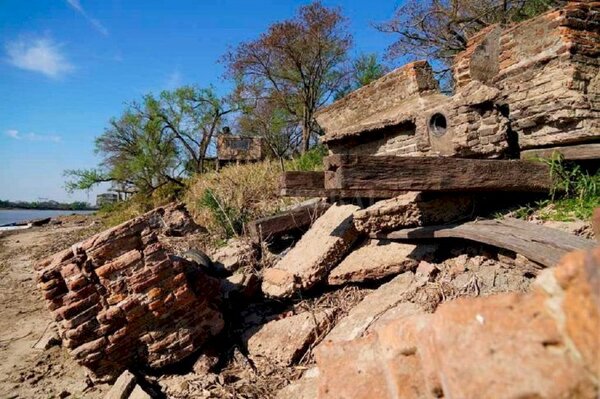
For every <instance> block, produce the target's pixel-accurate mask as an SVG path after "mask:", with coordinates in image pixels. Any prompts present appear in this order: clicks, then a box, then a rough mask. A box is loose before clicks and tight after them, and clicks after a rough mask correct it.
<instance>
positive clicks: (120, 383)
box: [104, 370, 135, 399]
mask: <svg viewBox="0 0 600 399" xmlns="http://www.w3.org/2000/svg"><path fill="white" fill-rule="evenodd" d="M134 387H135V376H134V375H133V374H131V372H129V370H125V371H124V372H123V373H122V374H121V375H120V376H119V378H117V381H115V383H114V384H113V386H112V387H111V388H110V390H109V391H108V393H107V394H106V396H105V397H104V399H127V398H129V394H130V393H131V391H133V388H134Z"/></svg>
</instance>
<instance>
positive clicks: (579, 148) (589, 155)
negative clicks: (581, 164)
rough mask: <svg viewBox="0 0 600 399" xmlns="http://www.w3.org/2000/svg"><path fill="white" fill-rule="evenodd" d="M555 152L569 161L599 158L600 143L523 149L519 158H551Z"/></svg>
mask: <svg viewBox="0 0 600 399" xmlns="http://www.w3.org/2000/svg"><path fill="white" fill-rule="evenodd" d="M555 154H559V155H561V156H562V157H563V158H564V159H566V160H571V161H578V160H579V161H583V160H588V159H600V143H592V144H580V145H571V146H566V147H552V148H540V149H534V150H525V151H521V159H536V158H546V159H552V157H554V156H556V155H555Z"/></svg>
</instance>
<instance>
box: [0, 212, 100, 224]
mask: <svg viewBox="0 0 600 399" xmlns="http://www.w3.org/2000/svg"><path fill="white" fill-rule="evenodd" d="M93 212H94V211H69V210H66V211H40V210H35V209H0V226H4V225H5V224H10V223H16V222H23V221H26V220H34V219H45V218H50V217H55V216H61V215H72V214H77V215H86V214H89V213H93Z"/></svg>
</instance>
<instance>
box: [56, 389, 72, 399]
mask: <svg viewBox="0 0 600 399" xmlns="http://www.w3.org/2000/svg"><path fill="white" fill-rule="evenodd" d="M69 396H71V392H69V391H62V392H61V393H59V394H58V397H59V398H60V399H65V398H66V397H69Z"/></svg>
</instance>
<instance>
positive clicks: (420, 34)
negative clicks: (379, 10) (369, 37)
mask: <svg viewBox="0 0 600 399" xmlns="http://www.w3.org/2000/svg"><path fill="white" fill-rule="evenodd" d="M561 2H562V1H561V0H407V1H406V2H405V3H404V4H403V5H402V6H401V7H399V8H398V9H397V10H396V12H395V14H394V16H393V17H392V19H391V20H390V21H388V22H386V23H383V24H380V25H378V26H376V28H377V29H378V30H380V31H382V32H386V33H392V34H395V35H396V38H397V40H396V42H394V43H393V44H392V45H391V46H390V47H389V48H388V49H387V58H389V59H392V60H393V59H398V58H402V57H405V56H408V57H411V58H425V59H431V60H432V61H434V65H435V64H438V68H437V71H436V72H437V73H438V74H441V75H442V76H443V75H446V74H447V73H448V72H449V71H450V66H451V65H452V60H453V58H454V56H455V55H456V54H458V53H459V52H461V51H463V50H464V49H465V48H466V45H467V41H468V39H469V37H471V36H472V35H473V34H474V33H476V32H478V31H479V30H481V29H483V28H485V27H486V26H489V25H492V24H495V23H500V24H507V23H509V22H515V21H520V20H523V19H526V18H530V17H532V16H534V15H537V14H539V13H541V12H544V11H545V10H548V9H549V8H552V7H555V6H557V5H559V4H560V3H561Z"/></svg>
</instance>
